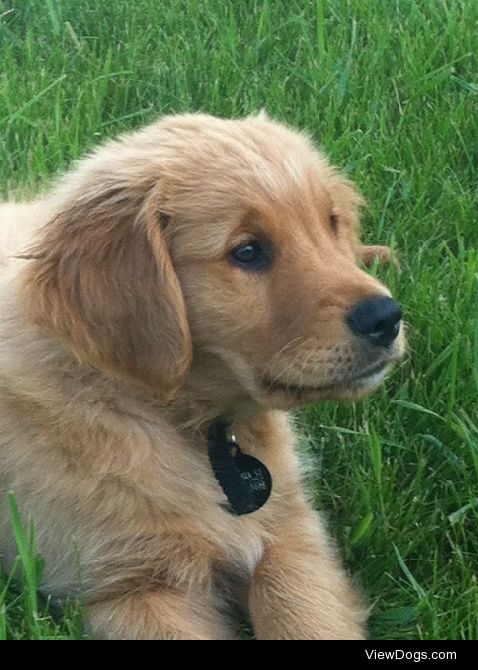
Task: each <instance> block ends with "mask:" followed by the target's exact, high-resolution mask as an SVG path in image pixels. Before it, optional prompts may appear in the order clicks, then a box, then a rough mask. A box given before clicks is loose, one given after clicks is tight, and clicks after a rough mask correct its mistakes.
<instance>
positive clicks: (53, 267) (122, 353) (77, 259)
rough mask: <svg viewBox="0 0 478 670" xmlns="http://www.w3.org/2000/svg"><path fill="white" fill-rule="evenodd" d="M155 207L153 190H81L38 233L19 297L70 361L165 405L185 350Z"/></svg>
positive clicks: (187, 357)
mask: <svg viewBox="0 0 478 670" xmlns="http://www.w3.org/2000/svg"><path fill="white" fill-rule="evenodd" d="M98 181H100V180H99V179H98ZM161 206H162V202H161V195H160V187H159V184H158V185H157V186H156V187H155V186H152V187H151V188H149V190H148V191H147V192H146V193H142V192H140V191H139V190H138V191H136V192H135V191H134V190H133V189H132V188H130V187H126V186H122V187H121V186H116V185H114V186H112V185H111V184H110V185H109V186H106V185H102V184H101V183H97V182H93V180H90V181H89V183H88V185H87V184H84V185H83V186H82V187H81V188H80V189H79V191H77V192H76V193H75V195H74V197H70V198H69V200H68V202H66V203H65V204H64V206H63V208H62V209H61V211H60V212H59V214H57V216H56V217H55V218H54V219H53V220H52V221H50V222H49V223H48V224H47V225H46V227H45V228H44V229H43V230H42V231H41V237H40V240H39V242H38V244H37V246H36V248H34V249H33V250H32V252H33V253H32V260H31V261H30V263H29V264H28V267H27V269H26V274H25V276H24V283H23V286H22V296H23V298H24V301H25V307H26V310H27V314H28V316H29V317H30V319H31V320H32V321H33V322H34V323H35V324H37V325H38V326H39V327H40V328H42V329H43V330H46V331H48V332H49V333H50V334H51V335H53V336H54V337H57V338H59V339H60V340H61V341H62V342H63V343H64V345H65V346H66V347H68V348H69V349H71V350H72V352H73V353H74V354H75V356H76V357H77V358H78V359H80V361H82V362H84V363H87V364H89V365H91V366H93V367H95V368H97V369H99V370H101V371H103V372H105V373H106V374H109V375H111V376H114V377H116V378H119V379H121V380H122V381H124V382H126V383H129V384H133V385H135V386H136V387H140V388H142V389H143V390H147V391H148V392H149V393H152V394H154V395H156V396H157V397H159V398H161V399H162V400H163V401H164V402H168V401H169V400H170V399H171V398H172V397H173V396H174V394H175V392H176V391H177V389H178V388H179V387H180V385H181V384H182V382H183V381H184V378H185V376H186V374H187V373H188V371H189V367H190V363H191V357H192V345H191V335H190V331H189V326H188V320H187V315H186V307H185V303H184V299H183V294H182V290H181V286H180V284H179V280H178V278H177V276H176V273H175V271H174V267H173V263H172V260H171V256H170V253H169V249H168V244H167V241H166V235H165V232H164V230H163V229H162V228H163V227H162V225H161V214H160V210H161Z"/></svg>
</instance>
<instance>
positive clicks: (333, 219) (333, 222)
mask: <svg viewBox="0 0 478 670" xmlns="http://www.w3.org/2000/svg"><path fill="white" fill-rule="evenodd" d="M330 227H331V228H332V232H333V234H334V235H337V233H338V232H339V217H338V216H337V214H331V215H330Z"/></svg>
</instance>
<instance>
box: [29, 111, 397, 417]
mask: <svg viewBox="0 0 478 670" xmlns="http://www.w3.org/2000/svg"><path fill="white" fill-rule="evenodd" d="M55 197H56V198H57V199H58V215H57V216H56V217H55V219H54V220H53V221H52V222H51V223H50V224H49V225H48V226H47V228H46V229H45V231H44V233H43V237H42V239H41V241H40V243H39V245H38V248H37V249H36V250H35V255H36V260H34V261H32V263H31V266H30V269H29V271H28V274H27V278H26V295H27V297H28V309H29V312H30V314H31V316H32V318H33V320H34V321H35V322H36V323H37V324H39V325H41V326H43V327H46V328H48V329H49V330H50V331H51V332H54V333H55V334H56V335H58V336H60V337H61V338H62V340H63V341H64V342H65V343H66V344H67V345H68V346H69V347H71V348H72V349H73V350H74V351H75V352H76V354H77V355H78V356H79V357H80V359H82V360H84V361H85V362H87V363H89V364H91V365H93V366H95V367H97V368H99V369H101V370H103V371H105V372H107V373H109V374H112V375H115V376H116V377H120V378H122V379H124V380H129V381H132V382H134V383H136V384H140V385H142V386H143V387H147V388H148V389H149V390H152V391H153V392H155V393H158V394H160V395H163V397H165V398H171V397H172V396H173V395H174V393H176V392H177V390H178V389H179V388H180V387H181V385H183V384H184V383H185V380H186V379H187V377H188V374H189V373H190V372H191V364H192V374H193V375H194V370H195V369H196V370H197V367H198V365H200V366H201V369H203V370H209V371H210V370H211V369H215V372H216V374H217V373H219V374H220V375H221V376H222V377H223V382H222V387H221V388H222V392H223V393H225V394H226V395H227V394H228V393H229V394H230V395H231V397H232V396H237V395H238V393H243V394H245V395H247V396H248V397H250V398H253V399H254V401H256V402H259V403H261V404H263V405H267V406H269V407H288V406H292V405H295V404H299V403H304V402H310V401H314V400H321V399H349V398H350V399H352V398H358V397H360V396H362V395H365V394H367V393H369V392H370V391H372V390H373V389H374V388H376V386H377V385H378V384H379V382H380V381H381V380H382V379H383V377H384V375H385V374H386V372H387V370H388V369H389V368H390V366H391V365H392V363H393V362H394V361H395V360H396V359H397V358H398V357H399V356H400V355H401V353H402V350H403V334H402V328H401V313H400V309H399V307H398V305H397V304H396V303H395V302H394V301H393V300H392V299H391V297H390V295H389V292H388V291H387V290H386V289H385V288H384V287H383V286H382V285H381V284H380V283H379V282H378V281H377V280H375V279H373V278H372V277H371V276H369V275H368V274H366V273H365V272H364V271H362V270H361V269H360V268H359V267H358V265H357V262H358V261H359V260H361V259H362V257H363V260H364V261H365V262H369V261H370V260H371V258H372V257H373V256H374V255H377V256H379V257H381V258H384V257H385V256H386V255H387V250H386V249H385V248H383V247H378V248H377V249H374V248H370V247H366V248H364V247H361V246H360V244H359V242H358V234H357V209H358V207H359V205H360V202H361V201H360V197H359V196H358V195H357V193H356V192H355V190H354V188H353V187H352V185H351V184H350V183H349V182H348V181H347V180H346V179H344V178H343V177H341V176H340V175H338V174H337V173H336V171H335V170H334V169H333V168H331V167H330V166H329V164H328V163H327V161H326V159H325V158H324V157H323V156H322V155H321V154H320V153H319V152H318V151H317V150H316V149H315V148H314V147H313V146H312V145H311V143H310V142H309V141H308V140H307V139H306V138H305V137H303V136H302V135H299V134H297V133H295V132H293V131H291V130H289V129H287V128H285V127H284V126H282V125H279V124H276V123H273V122H271V121H270V120H268V119H267V118H265V116H264V115H260V116H258V117H249V118H246V119H244V120H240V121H238V120H236V121H225V120H221V119H215V118H212V117H208V116H204V115H187V116H178V117H169V118H165V119H164V120H163V121H161V122H160V123H159V124H156V125H154V126H151V127H149V128H147V129H145V130H144V131H141V132H140V133H136V134H134V135H131V136H129V137H126V138H124V139H123V140H121V141H119V142H116V143H112V144H110V145H107V146H106V147H105V148H103V149H101V150H100V151H99V152H98V153H97V154H95V155H94V156H92V157H91V158H89V159H87V160H86V161H84V162H83V163H82V164H81V165H80V167H79V168H78V170H77V171H75V172H73V173H72V174H71V175H70V176H69V177H68V178H67V180H66V181H65V183H64V184H63V186H62V187H60V189H59V191H58V192H57V194H56V196H55ZM205 374H206V373H205ZM197 376H198V375H197V372H196V378H197ZM224 380H225V381H224Z"/></svg>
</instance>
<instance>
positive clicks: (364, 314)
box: [346, 296, 402, 347]
mask: <svg viewBox="0 0 478 670" xmlns="http://www.w3.org/2000/svg"><path fill="white" fill-rule="evenodd" d="M401 320H402V310H401V309H400V305H398V304H397V303H396V302H395V301H394V300H392V299H391V298H387V297H385V296H378V297H375V298H366V299H365V300H361V301H360V302H359V303H358V304H356V305H355V306H354V307H353V308H352V310H351V312H349V314H348V316H347V318H346V321H347V325H348V327H349V328H350V329H351V330H352V331H353V332H354V333H356V334H357V335H364V336H365V337H366V338H367V339H368V340H369V341H370V342H371V343H372V344H377V345H380V346H382V347H388V346H389V345H390V344H392V342H393V340H394V339H395V338H396V337H397V335H398V333H399V331H400V321H401Z"/></svg>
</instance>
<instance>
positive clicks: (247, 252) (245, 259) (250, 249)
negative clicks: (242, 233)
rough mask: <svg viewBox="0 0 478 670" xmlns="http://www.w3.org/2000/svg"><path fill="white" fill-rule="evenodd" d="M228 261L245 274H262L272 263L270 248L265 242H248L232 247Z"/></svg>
mask: <svg viewBox="0 0 478 670" xmlns="http://www.w3.org/2000/svg"><path fill="white" fill-rule="evenodd" d="M229 260H230V261H231V263H232V264H233V265H236V266H237V267H238V268H241V270H244V271H245V272H264V271H265V270H268V269H269V267H270V265H271V263H272V253H271V248H270V245H269V244H267V243H266V242H260V241H259V240H250V241H248V242H244V243H243V244H238V245H237V247H234V249H232V250H231V251H230V253H229Z"/></svg>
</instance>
